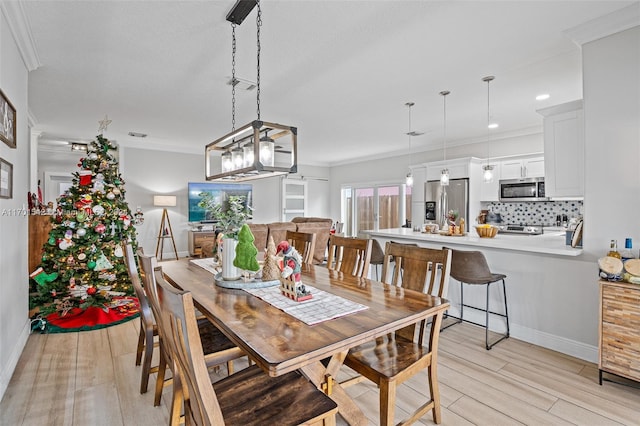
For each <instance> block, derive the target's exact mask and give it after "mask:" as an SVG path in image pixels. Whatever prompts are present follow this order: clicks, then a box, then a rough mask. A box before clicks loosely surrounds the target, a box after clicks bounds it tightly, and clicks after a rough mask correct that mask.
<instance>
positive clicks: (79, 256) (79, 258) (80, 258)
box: [78, 253, 87, 262]
mask: <svg viewBox="0 0 640 426" xmlns="http://www.w3.org/2000/svg"><path fill="white" fill-rule="evenodd" d="M86 258H87V255H86V254H84V253H80V254H78V260H79V261H81V262H82V261H83V260H85V259H86Z"/></svg>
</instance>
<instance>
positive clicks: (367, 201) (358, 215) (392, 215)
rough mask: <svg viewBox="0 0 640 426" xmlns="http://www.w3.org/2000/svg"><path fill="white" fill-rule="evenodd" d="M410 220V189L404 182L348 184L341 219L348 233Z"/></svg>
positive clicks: (384, 227)
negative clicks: (366, 184)
mask: <svg viewBox="0 0 640 426" xmlns="http://www.w3.org/2000/svg"><path fill="white" fill-rule="evenodd" d="M407 220H409V222H410V221H411V188H410V187H407V186H405V185H402V184H387V185H370V186H364V185H363V186H345V187H343V188H342V221H343V222H344V226H345V228H344V232H345V235H347V236H354V237H355V236H358V234H359V233H360V232H361V231H364V230H368V229H375V230H378V229H388V228H399V227H400V226H403V225H405V223H407Z"/></svg>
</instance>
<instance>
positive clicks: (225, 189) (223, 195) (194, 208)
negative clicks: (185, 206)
mask: <svg viewBox="0 0 640 426" xmlns="http://www.w3.org/2000/svg"><path fill="white" fill-rule="evenodd" d="M202 192H208V193H210V194H211V195H212V196H213V197H214V198H216V199H217V200H219V202H220V203H224V201H225V200H226V199H227V197H228V196H229V195H239V196H243V197H244V198H245V199H246V204H247V205H248V206H249V207H253V185H247V184H237V183H213V182H204V183H203V182H189V193H188V194H189V222H195V223H198V222H199V223H213V222H214V221H213V220H212V219H211V217H207V212H206V210H205V209H203V208H202V207H199V206H198V203H199V202H200V200H201V198H200V194H201V193H202Z"/></svg>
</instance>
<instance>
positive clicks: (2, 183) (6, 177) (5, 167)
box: [0, 158, 13, 198]
mask: <svg viewBox="0 0 640 426" xmlns="http://www.w3.org/2000/svg"><path fill="white" fill-rule="evenodd" d="M0 198H13V164H11V163H10V162H8V161H6V160H5V159H4V158H0Z"/></svg>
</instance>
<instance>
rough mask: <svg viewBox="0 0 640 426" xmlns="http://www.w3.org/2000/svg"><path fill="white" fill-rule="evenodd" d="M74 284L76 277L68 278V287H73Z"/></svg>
mask: <svg viewBox="0 0 640 426" xmlns="http://www.w3.org/2000/svg"><path fill="white" fill-rule="evenodd" d="M75 286H76V279H75V278H74V277H71V278H69V287H70V288H73V287H75Z"/></svg>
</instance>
